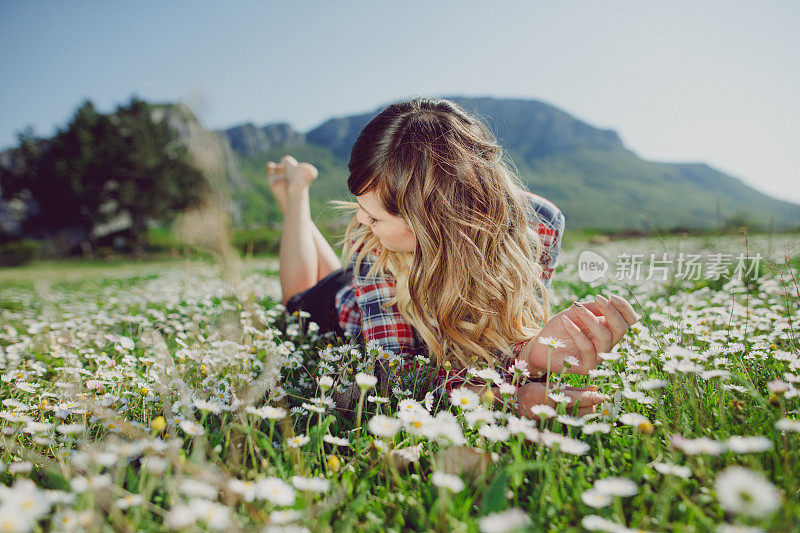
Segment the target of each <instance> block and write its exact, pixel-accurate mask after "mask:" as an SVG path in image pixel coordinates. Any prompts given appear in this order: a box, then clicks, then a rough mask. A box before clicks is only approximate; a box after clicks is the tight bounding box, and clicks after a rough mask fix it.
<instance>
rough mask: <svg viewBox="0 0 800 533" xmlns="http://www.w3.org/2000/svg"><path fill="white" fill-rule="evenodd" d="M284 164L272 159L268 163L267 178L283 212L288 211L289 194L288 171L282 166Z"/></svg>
mask: <svg viewBox="0 0 800 533" xmlns="http://www.w3.org/2000/svg"><path fill="white" fill-rule="evenodd" d="M281 167H282V165H277V164H275V163H273V162H272V161H270V162H268V163H267V169H266V170H267V178H268V180H269V190H270V191H272V195H273V196H274V197H275V201H276V202H277V203H278V207H279V208H280V210H281V213H284V214H285V213H286V202H287V197H288V195H289V182H288V180H287V179H286V172H285V170H284V169H282V168H281Z"/></svg>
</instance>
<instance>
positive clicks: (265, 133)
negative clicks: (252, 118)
mask: <svg viewBox="0 0 800 533" xmlns="http://www.w3.org/2000/svg"><path fill="white" fill-rule="evenodd" d="M217 133H218V134H219V136H220V137H222V138H223V139H225V140H227V141H228V144H230V146H231V148H233V150H235V151H236V152H237V153H239V154H242V155H244V156H247V157H252V156H257V155H259V154H261V153H262V152H265V151H267V150H269V149H270V148H274V147H278V146H280V147H285V148H293V147H295V146H299V145H301V144H304V143H305V142H306V136H305V134H303V133H298V132H296V131H294V130H293V129H292V127H291V126H290V125H289V124H287V123H285V122H282V123H276V124H268V125H266V126H263V127H261V128H258V127H256V126H255V125H254V124H253V123H252V122H248V123H247V124H241V125H239V126H234V127H231V128H228V129H226V130H221V131H218V132H217Z"/></svg>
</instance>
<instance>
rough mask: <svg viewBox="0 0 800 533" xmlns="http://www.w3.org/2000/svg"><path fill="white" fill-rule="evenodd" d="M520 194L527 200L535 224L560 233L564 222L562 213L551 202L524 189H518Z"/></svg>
mask: <svg viewBox="0 0 800 533" xmlns="http://www.w3.org/2000/svg"><path fill="white" fill-rule="evenodd" d="M520 193H521V194H522V195H523V197H524V198H525V200H527V204H528V206H530V209H529V212H530V213H532V214H534V216H535V219H536V223H538V224H545V225H546V226H547V227H549V228H550V229H552V230H555V231H556V232H558V233H561V232H562V231H563V230H564V226H565V223H566V220H565V218H564V213H562V212H561V209H559V208H558V206H556V204H554V203H553V202H552V201H550V200H548V199H547V198H545V197H544V196H540V195H538V194H536V193H533V192H531V191H529V190H526V189H520Z"/></svg>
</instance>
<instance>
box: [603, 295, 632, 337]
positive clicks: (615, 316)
mask: <svg viewBox="0 0 800 533" xmlns="http://www.w3.org/2000/svg"><path fill="white" fill-rule="evenodd" d="M595 299H596V300H597V304H598V305H599V306H600V309H602V310H603V316H604V317H605V319H606V320H605V325H606V327H608V329H609V330H611V334H612V339H611V347H612V348H613V347H614V346H615V345H616V344H617V343H618V342H619V341H620V340H621V339H622V337H623V336H624V335H625V332H626V331H628V327H629V326H628V323H627V322H626V321H625V319H624V318H622V315H621V314H620V312H619V311H618V310H617V308H616V307H614V306H613V305H612V304H611V302H610V301H609V300H607V299H606V298H604V297H603V296H601V295H600V294H598V295H596V296H595Z"/></svg>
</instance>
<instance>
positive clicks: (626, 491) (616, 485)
mask: <svg viewBox="0 0 800 533" xmlns="http://www.w3.org/2000/svg"><path fill="white" fill-rule="evenodd" d="M593 488H594V490H596V491H598V492H602V493H603V494H608V495H609V496H634V495H635V494H636V493H637V492H639V488H638V487H637V486H636V483H634V482H633V481H631V480H630V479H627V478H624V477H605V478H602V479H598V480H597V481H595V482H594V486H593Z"/></svg>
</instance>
